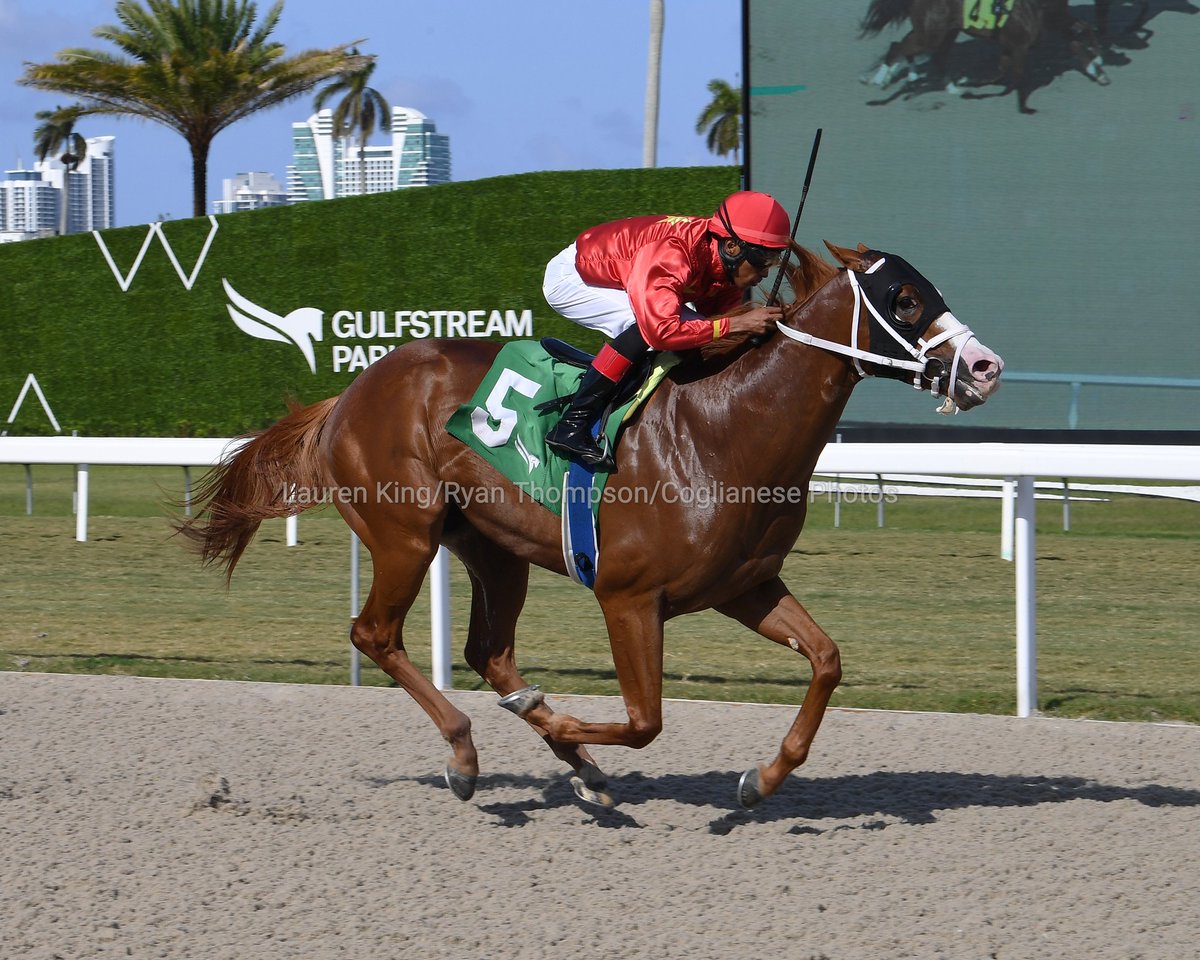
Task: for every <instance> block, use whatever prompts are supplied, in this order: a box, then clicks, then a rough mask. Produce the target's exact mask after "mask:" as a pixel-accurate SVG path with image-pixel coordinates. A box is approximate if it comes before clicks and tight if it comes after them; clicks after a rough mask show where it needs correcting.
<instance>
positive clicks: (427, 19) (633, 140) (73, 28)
mask: <svg viewBox="0 0 1200 960" xmlns="http://www.w3.org/2000/svg"><path fill="white" fill-rule="evenodd" d="M258 7H259V11H260V14H261V13H265V12H266V10H267V9H268V8H269V7H270V3H269V2H260V3H259V4H258ZM115 8H116V3H115V0H54V2H49V3H48V2H46V0H0V85H2V86H0V90H2V96H0V165H2V167H0V169H12V168H14V167H16V165H17V163H18V161H21V162H23V163H24V165H25V166H26V167H30V166H32V164H33V161H34V159H35V158H34V156H33V130H34V127H35V125H36V123H35V121H34V114H35V113H36V112H37V111H39V110H44V109H48V108H52V107H54V106H56V105H58V104H64V105H65V104H66V103H67V102H69V98H64V97H58V96H55V95H53V94H47V93H41V92H38V91H35V90H30V89H28V88H26V87H22V86H20V85H18V83H17V78H18V77H20V75H21V73H22V67H23V63H24V62H25V61H33V62H45V61H50V60H53V59H54V58H55V54H56V53H57V51H59V50H61V49H63V48H65V47H76V46H82V47H98V48H102V49H112V48H111V47H110V46H109V45H107V44H105V43H103V42H101V41H98V40H95V39H94V38H93V37H92V36H91V31H92V28H93V27H95V26H97V25H99V24H103V23H115V22H116V17H115V15H114V11H115ZM740 11H741V4H740V2H738V0H666V19H665V24H666V25H665V32H664V38H663V69H662V90H661V107H660V114H659V147H658V165H659V166H697V165H702V164H712V163H720V162H729V161H728V160H726V161H721V160H719V159H718V158H716V157H715V156H713V155H712V154H711V153H709V152H708V149H707V148H706V147H705V144H704V139H703V137H701V136H700V135H698V134H696V133H695V122H696V118H697V117H698V116H699V114H700V112H701V110H702V109H703V108H704V106H705V104H706V103H707V102H708V99H709V94H708V91H707V85H708V81H709V80H711V79H713V78H714V77H720V78H722V79H725V80H728V81H729V82H730V83H734V84H738V83H740V82H741V73H740V71H741V34H740V31H741V13H740ZM648 29H649V2H648V0H603V2H596V0H591V2H582V0H467V2H462V0H460V2H440V3H438V2H434V3H429V2H422V3H404V2H392V3H378V2H371V0H341V2H336V3H330V2H329V0H285V3H284V9H283V16H282V17H281V19H280V24H279V27H278V28H277V29H276V31H275V34H274V36H275V37H276V38H277V39H278V40H280V41H281V42H282V43H283V44H284V45H285V46H286V47H287V49H288V50H289V51H292V52H298V51H300V50H304V49H309V48H314V47H327V46H332V45H334V44H338V43H346V42H350V41H355V40H360V39H361V40H363V43H362V44H361V49H362V50H363V51H364V52H368V53H374V54H376V55H377V56H378V58H379V65H378V67H377V68H376V71H375V74H374V75H373V77H372V85H373V86H375V87H376V89H378V90H379V91H380V92H381V93H383V94H384V96H385V97H387V99H388V101H389V102H390V103H392V104H395V105H399V106H408V107H415V108H416V109H418V110H420V111H422V112H423V113H425V114H426V115H428V116H429V117H430V118H431V119H432V120H433V121H434V122H435V123H436V124H437V127H438V131H439V132H440V133H446V134H448V135H449V136H450V149H451V155H452V163H453V177H454V179H455V180H474V179H478V178H481V177H490V176H498V175H502V174H510V173H524V172H528V171H535V170H570V169H587V168H619V167H638V166H641V163H642V113H643V103H644V99H645V91H646V58H647V48H648ZM311 107H312V99H311V97H309V96H305V97H302V98H300V99H298V100H295V101H292V102H290V103H288V104H285V105H283V106H281V107H277V108H275V109H272V110H269V111H266V112H264V113H261V114H258V115H256V116H254V117H251V118H249V119H247V120H244V121H242V122H241V123H239V124H236V125H235V126H233V127H232V128H230V129H229V130H227V131H225V132H224V133H222V134H220V135H219V136H218V137H217V139H216V141H215V142H214V144H213V149H212V152H211V154H210V156H209V178H208V184H209V186H208V191H209V200H210V201H211V200H212V199H216V198H219V197H220V192H221V181H222V180H223V179H225V178H228V177H232V176H233V175H234V174H236V173H240V172H245V171H251V170H255V171H257V170H264V171H267V172H270V173H273V174H275V175H276V177H278V178H279V179H280V181H281V182H282V181H283V178H284V174H285V168H286V166H287V164H288V163H289V162H290V159H291V124H292V122H293V121H296V120H303V119H306V118H307V117H308V116H309V114H310V113H311V112H312V109H311ZM77 129H78V131H79V132H80V133H82V134H83V135H84V136H103V135H113V136H115V137H116V138H117V141H116V158H117V181H116V189H117V198H116V206H117V225H118V226H126V225H129V224H139V223H147V222H149V221H150V220H153V219H155V218H156V217H158V216H160V215H162V216H166V217H168V218H178V217H185V216H190V215H191V160H190V157H189V154H188V150H187V146H186V144H185V143H184V140H183V138H182V137H180V136H179V135H178V134H176V133H174V132H173V131H171V130H169V129H168V128H166V127H163V126H161V125H158V124H153V123H149V122H145V121H135V120H128V119H120V120H118V119H113V118H107V117H98V118H88V119H85V120H83V121H81V122H80V124H79V125H78V126H77ZM375 142H382V140H381V139H380V138H379V137H376V140H375Z"/></svg>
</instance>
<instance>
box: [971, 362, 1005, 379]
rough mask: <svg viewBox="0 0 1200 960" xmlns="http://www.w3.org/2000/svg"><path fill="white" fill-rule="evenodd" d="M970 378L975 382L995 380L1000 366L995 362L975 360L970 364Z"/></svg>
mask: <svg viewBox="0 0 1200 960" xmlns="http://www.w3.org/2000/svg"><path fill="white" fill-rule="evenodd" d="M971 376H973V377H974V378H975V379H976V380H995V379H996V377H998V376H1000V365H999V364H998V363H996V361H995V360H976V361H975V362H974V363H973V364H971Z"/></svg>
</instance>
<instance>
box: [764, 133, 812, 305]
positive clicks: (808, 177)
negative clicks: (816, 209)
mask: <svg viewBox="0 0 1200 960" xmlns="http://www.w3.org/2000/svg"><path fill="white" fill-rule="evenodd" d="M820 149H821V128H820V127H817V135H816V136H815V137H813V145H812V153H810V154H809V155H808V172H807V173H806V174H804V191H803V193H801V194H800V206H799V207H798V208H797V209H796V219H795V220H793V221H792V236H791V243H789V244H788V246H787V249H786V250H784V251H783V259H782V260H780V261H779V268H778V271H779V272H778V273H776V274H775V286H773V287H772V288H771V296H770V297H768V298H767V306H768V307H769V306H772V305H773V304H774V303H775V298H776V297H777V296H779V285H780V284H781V283H782V282H783V273H784V269H785V268H786V267H787V262H788V258H789V257H790V256H791V255H792V243H795V241H796V228H797V227H798V226H800V214H802V213H803V212H804V201H805V199H807V197H808V187H809V184H811V183H812V175H813V167H815V166H816V165H817V151H818V150H820Z"/></svg>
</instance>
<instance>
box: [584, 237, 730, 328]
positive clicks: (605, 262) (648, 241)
mask: <svg viewBox="0 0 1200 960" xmlns="http://www.w3.org/2000/svg"><path fill="white" fill-rule="evenodd" d="M575 250H576V252H575V267H576V269H577V270H578V271H579V276H580V277H582V278H583V280H584V282H585V283H588V284H590V285H592V286H595V287H607V288H610V289H616V290H624V291H625V292H626V293H628V294H629V299H630V301H631V302H632V304H633V315H634V317H635V318H636V319H637V324H638V328H639V329H640V330H641V331H642V336H643V337H645V338H646V342H647V343H648V344H650V346H651V348H653V349H654V350H685V349H688V348H689V347H698V346H700V345H701V344H702V343H710V342H712V341H713V340H715V339H717V338H718V337H723V336H725V335H726V334H727V333H728V332H729V318H728V317H726V316H722V314H725V313H727V312H728V311H730V310H732V309H733V308H734V307H736V306H738V305H739V304H740V303H741V302H742V291H741V290H740V289H739V288H738V287H737V286H735V285H734V284H733V283H731V282H730V281H729V280H727V279H726V278H725V268H724V267H723V266H722V265H721V258H720V256H718V254H717V248H716V244H715V243H714V242H713V238H712V237H711V236H710V235H709V233H708V218H707V217H661V216H654V217H630V218H629V219H628V220H615V221H613V222H612V223H602V224H600V225H599V226H596V227H592V228H591V229H590V230H585V231H584V232H583V233H581V234H580V235H579V236H578V237H577V238H576V240H575ZM686 303H692V304H694V305H695V307H696V310H697V312H699V313H700V314H702V315H704V316H706V317H712V318H714V319H711V320H685V319H683V318H682V317H681V316H680V309H681V308H682V307H683V305H684V304H686Z"/></svg>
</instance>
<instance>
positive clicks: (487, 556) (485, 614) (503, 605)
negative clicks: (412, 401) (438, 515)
mask: <svg viewBox="0 0 1200 960" xmlns="http://www.w3.org/2000/svg"><path fill="white" fill-rule="evenodd" d="M445 542H446V546H448V547H449V548H450V549H451V550H452V551H453V552H454V554H455V556H457V557H458V558H459V559H460V560H462V562H463V566H465V567H466V570H467V576H468V577H469V578H470V580H471V619H470V623H469V625H468V627H467V644H466V651H465V656H466V660H467V663H468V664H469V665H470V666H471V668H472V669H473V670H474V671H475V672H476V673H478V674H479V675H480V676H481V677H483V679H484V680H485V681H487V684H488V686H490V687H491V688H492V689H493V690H495V691H496V692H497V693H498V694H500V696H501V697H504V698H511V699H512V700H517V701H519V700H520V699H521V697H520V694H521V692H522V691H531V690H533V688H531V687H530V686H529V684H528V683H526V681H525V680H524V679H523V678H522V677H521V674H520V673H519V672H518V670H517V664H516V656H515V646H516V626H517V618H518V617H519V616H520V615H521V610H522V609H523V608H524V606H525V598H526V595H527V593H528V591H529V563H528V561H525V560H522V559H520V558H519V557H516V556H514V555H513V554H511V553H509V552H508V551H506V550H504V549H503V548H502V547H500V546H498V545H497V544H495V543H493V542H492V541H490V540H488V539H486V538H484V537H483V535H482V534H480V533H478V532H477V531H476V530H475V529H474V528H472V527H469V526H467V525H466V524H462V525H461V526H459V527H457V528H456V529H455V530H454V531H453V532H452V533H447V535H446V537H445ZM545 709H546V710H549V709H550V708H549V707H546V708H545ZM516 712H518V714H519V715H521V714H524V718H525V720H526V722H527V723H529V725H530V726H531V727H533V729H534V730H535V731H536V732H537V734H538V735H539V736H540V737H541V738H542V739H543V740H545V741H546V745H547V746H549V747H550V749H551V750H552V751H553V752H554V755H555V756H556V757H558V758H559V759H560V760H562V761H563V762H564V763H566V764H567V765H569V766H570V767H571V769H572V770H574V771H575V777H573V778H572V786H574V788H575V792H576V793H577V794H578V795H579V796H580V797H581V798H582V799H584V800H588V801H591V802H594V803H599V804H602V805H604V806H611V805H612V799H611V797H609V796H608V793H607V781H606V778H605V776H604V774H603V773H602V772H601V770H600V767H599V766H598V765H597V764H596V761H595V760H594V759H593V758H592V756H591V754H589V753H588V751H587V750H586V749H585V748H584V747H583V746H582V745H581V744H577V743H560V742H559V741H557V740H555V739H554V738H553V737H552V736H550V733H549V731H547V729H546V728H545V727H544V726H542V725H541V724H539V723H537V722H535V721H534V720H532V719H531V718H530V717H529V716H528V712H527V711H522V710H518V711H516Z"/></svg>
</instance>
